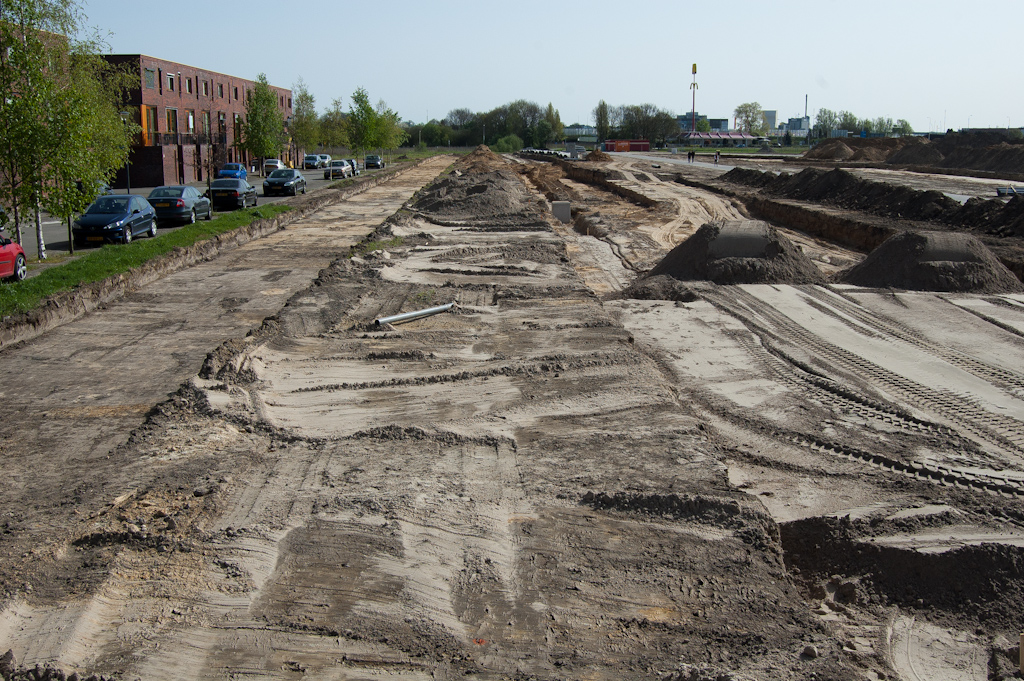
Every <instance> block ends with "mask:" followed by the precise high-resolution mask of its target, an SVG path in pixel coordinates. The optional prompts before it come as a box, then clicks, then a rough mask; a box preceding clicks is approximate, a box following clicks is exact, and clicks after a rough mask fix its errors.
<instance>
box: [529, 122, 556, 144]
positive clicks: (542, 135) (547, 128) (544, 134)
mask: <svg viewBox="0 0 1024 681" xmlns="http://www.w3.org/2000/svg"><path fill="white" fill-rule="evenodd" d="M552 134H553V131H552V130H551V123H549V122H548V120H547V119H546V118H542V119H541V120H540V121H538V122H537V127H535V128H534V129H533V146H534V147H537V148H538V149H546V148H547V146H548V141H549V140H550V139H551V138H552Z"/></svg>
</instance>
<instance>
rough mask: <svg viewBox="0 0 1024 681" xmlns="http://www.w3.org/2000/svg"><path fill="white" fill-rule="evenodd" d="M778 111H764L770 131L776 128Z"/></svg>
mask: <svg viewBox="0 0 1024 681" xmlns="http://www.w3.org/2000/svg"><path fill="white" fill-rule="evenodd" d="M778 113H779V112H778V111H765V112H764V120H765V123H766V124H767V125H768V130H769V131H771V130H774V129H775V118H776V117H777V115H778Z"/></svg>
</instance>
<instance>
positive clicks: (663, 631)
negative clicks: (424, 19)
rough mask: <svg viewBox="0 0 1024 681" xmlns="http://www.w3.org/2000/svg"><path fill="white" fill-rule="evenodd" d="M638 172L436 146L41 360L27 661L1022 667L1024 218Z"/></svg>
mask: <svg viewBox="0 0 1024 681" xmlns="http://www.w3.org/2000/svg"><path fill="white" fill-rule="evenodd" d="M610 158H611V160H593V161H582V162H561V161H557V162H551V161H547V160H538V159H535V158H520V157H515V156H499V155H495V154H493V153H491V152H490V151H489V150H487V149H486V148H485V147H481V148H479V149H477V150H476V151H475V152H473V153H472V154H470V155H469V156H467V157H463V158H459V159H456V158H454V157H437V158H434V159H431V160H428V161H426V162H423V163H421V164H419V165H418V166H416V167H414V168H410V169H408V170H406V171H404V172H402V173H400V174H397V175H396V176H395V177H394V178H393V179H391V180H389V181H387V182H383V183H380V184H378V185H377V186H374V187H368V188H366V189H365V191H362V192H361V193H358V194H355V195H353V196H348V197H347V198H344V200H339V201H337V202H334V203H330V204H328V205H324V206H323V207H322V208H320V209H319V210H316V211H314V212H310V213H309V214H308V215H306V216H305V217H303V218H301V219H297V220H295V221H293V222H291V223H290V224H288V225H287V226H286V227H284V228H283V229H281V230H280V231H276V232H274V233H271V234H269V235H267V236H264V237H263V238H259V239H254V240H252V241H249V242H248V243H245V244H241V245H239V246H237V247H235V248H232V249H230V250H227V251H225V252H224V253H222V254H221V255H220V256H219V257H217V258H214V259H210V260H208V261H206V262H202V263H199V264H197V265H195V266H193V267H188V268H185V269H181V270H179V271H177V272H175V273H173V274H169V275H167V276H165V277H163V278H160V279H158V280H156V281H154V282H152V283H148V284H145V285H141V286H138V287H136V288H134V289H132V288H131V287H129V289H130V290H129V291H128V292H127V293H126V294H125V295H124V296H123V297H122V298H120V299H117V300H112V301H110V302H108V303H106V304H104V305H102V306H100V308H99V309H96V310H94V311H92V312H90V313H88V314H86V315H84V316H82V317H81V318H79V319H77V320H75V321H70V322H68V323H66V324H64V325H62V326H59V327H57V328H54V329H51V330H49V331H47V332H46V333H43V334H42V335H39V336H37V337H35V338H29V339H26V340H24V341H22V342H20V343H15V344H10V345H8V346H6V347H4V349H3V350H2V351H0V368H2V371H3V374H4V376H5V381H4V384H3V386H2V387H0V396H2V397H3V399H2V400H0V457H2V461H3V472H4V482H5V484H4V486H3V487H2V488H0V588H2V596H3V600H2V604H0V652H2V651H5V650H8V649H9V650H10V654H9V655H7V656H5V657H2V658H0V674H2V675H3V676H4V678H5V679H13V678H17V679H44V678H46V679H58V678H60V679H66V678H69V677H71V675H72V674H74V675H77V678H79V679H87V678H88V677H90V676H93V675H94V676H95V677H96V678H97V679H99V678H101V677H105V678H108V679H109V678H115V679H125V680H130V679H142V680H144V681H149V680H150V679H225V678H230V679H240V678H271V679H297V678H300V677H307V678H310V679H369V678H393V679H455V678H472V679H667V680H671V681H677V680H678V681H720V680H725V679H735V680H737V681H739V680H742V679H746V680H750V681H753V680H758V681H760V680H764V681H767V680H769V679H816V680H819V681H821V680H828V679H835V680H840V679H843V680H845V679H865V680H868V679H871V680H874V679H905V680H907V681H911V680H914V681H916V680H920V679H943V680H947V679H953V680H961V679H962V680H964V681H967V680H970V681H974V680H978V681H980V680H983V679H1003V678H1016V677H1017V671H1016V670H1017V666H1018V658H1019V655H1020V651H1019V646H1018V645H1017V640H1018V636H1019V634H1020V632H1021V631H1022V627H1024V615H1022V614H1021V613H1022V612H1024V589H1022V585H1024V580H1022V574H1021V573H1022V570H1024V370H1022V369H1021V366H1022V359H1024V293H1021V292H1020V291H1021V286H1020V282H1019V280H1018V279H1017V278H1015V277H1014V276H1013V275H1011V274H1010V273H1009V272H1010V271H1016V270H1014V267H1013V266H1012V265H1013V262H1014V257H1015V254H1018V253H1021V252H1022V251H1021V250H1020V247H1021V238H1022V236H1021V234H1020V233H1019V232H1018V230H1017V229H1016V226H1015V223H1013V222H1012V221H1009V219H1008V218H1007V219H1006V220H1004V222H1003V223H1000V225H999V226H998V227H995V228H991V227H988V228H986V227H983V226H978V224H957V222H956V218H953V217H950V216H953V215H957V214H959V215H960V216H961V219H963V217H964V216H965V215H967V213H964V212H960V213H957V211H962V210H963V208H964V205H961V204H960V203H959V202H957V205H956V206H954V205H952V204H946V203H945V201H943V200H942V199H934V200H931V201H930V202H928V201H924V202H922V201H921V194H920V192H923V191H934V192H937V193H938V194H939V195H940V196H947V197H948V195H950V194H962V193H964V192H963V191H962V190H963V189H964V188H965V187H971V186H978V187H980V186H981V185H980V184H978V185H975V184H974V183H984V182H987V180H978V179H976V178H965V177H959V176H953V175H943V174H935V175H922V174H921V173H912V172H907V171H903V170H899V169H894V170H884V171H883V170H878V169H848V170H843V171H840V172H843V173H848V174H851V175H852V176H853V177H854V179H855V180H857V181H858V182H862V183H864V182H868V181H870V182H874V183H880V184H884V185H885V188H887V190H886V192H882V191H881V189H880V188H878V187H875V186H874V185H868V184H859V185H858V184H856V183H853V182H851V180H849V179H847V178H844V177H842V176H833V177H831V178H827V179H826V180H823V179H822V177H824V176H825V175H827V174H828V173H829V172H835V171H830V170H829V169H821V170H813V172H812V174H813V177H812V176H811V175H808V176H804V178H802V179H801V180H799V182H798V181H797V180H796V179H794V178H797V177H798V176H799V175H800V171H801V170H802V168H800V167H793V168H792V171H794V172H790V171H789V170H787V169H786V168H785V167H783V166H781V165H780V166H779V167H777V168H776V167H766V166H765V163H766V162H763V161H756V162H753V163H751V164H750V168H749V169H748V170H744V171H743V172H736V171H733V172H732V173H730V174H726V172H725V171H724V169H713V168H711V167H707V166H704V165H701V164H670V163H664V162H662V163H659V162H651V161H649V160H641V159H636V158H631V157H628V156H624V155H618V154H616V155H612V156H611V157H610ZM655 166H660V167H655ZM755 170H760V171H769V174H770V175H772V177H765V176H761V174H760V173H754V172H752V171H755ZM773 170H785V171H786V172H787V177H785V178H783V179H782V180H777V179H774V176H775V173H774V172H771V171H773ZM862 173H875V174H874V175H873V176H869V175H865V174H862ZM825 182H831V183H832V184H833V185H834V186H835V187H837V189H836V190H835V191H834V192H831V193H830V192H829V191H827V190H826V188H825V187H824V184H823V183H825ZM850 187H857V188H859V190H860V191H870V192H879V193H878V194H877V196H878V197H879V200H878V202H877V203H875V204H872V203H866V204H865V203H863V202H861V203H857V202H855V200H854V199H855V196H854V194H855V193H856V192H855V191H851V190H850V189H849V188H850ZM812 188H814V191H813V192H812V191H811V190H812ZM844 188H845V189H844ZM915 192H916V193H915ZM982 194H983V192H982V191H981V190H980V189H979V191H978V196H982ZM929 196H930V195H929ZM932 198H934V197H932ZM561 200H567V201H569V202H570V203H571V206H572V221H571V222H569V223H566V224H562V223H561V222H559V221H558V220H556V219H554V218H553V216H552V212H551V206H550V202H551V201H561ZM1014 200H1017V199H1014ZM900 201H902V202H903V203H902V204H901V203H900ZM976 203H977V202H976ZM911 206H931V207H930V208H922V209H921V210H926V211H929V214H928V216H927V217H922V216H921V215H920V214H913V213H911V212H909V211H910V207H911ZM1009 207H1010V204H1006V206H1005V207H1004V206H1003V205H1002V204H1000V205H999V206H992V207H989V208H987V209H986V210H988V214H989V215H996V214H997V213H999V212H1000V211H1003V210H1008V209H1009ZM972 214H974V213H972ZM1007 214H1008V213H1007ZM992 219H995V218H992ZM962 221H964V220H962ZM979 224H980V223H979ZM993 229H994V230H995V231H996V233H990V232H992V231H993ZM999 230H1002V231H999ZM889 237H897V240H896V241H894V242H891V243H890V244H889V246H888V250H883V249H880V248H879V247H880V246H881V245H882V244H883V243H886V239H887V238H889ZM876 248H879V250H878V252H876V253H874V254H872V256H871V258H869V257H868V256H869V251H873V250H875V249H876ZM990 250H991V251H992V252H994V253H995V257H993V256H992V254H991V253H990V252H989V251H990ZM1007 268H1009V269H1007ZM894 277H895V279H894ZM447 303H454V304H455V305H454V306H453V307H452V308H451V309H446V310H444V311H440V312H438V313H437V314H433V313H432V314H428V315H427V316H423V317H420V318H417V319H414V320H411V321H407V322H404V323H397V322H396V323H393V324H389V323H386V322H385V323H380V324H378V323H375V322H376V321H377V320H380V319H381V318H382V317H387V316H389V315H394V314H397V313H404V312H411V311H417V310H423V309H427V308H434V307H436V306H440V305H443V304H447ZM14 321H16V320H8V321H7V322H6V323H8V324H12V323H14Z"/></svg>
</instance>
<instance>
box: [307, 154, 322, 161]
mask: <svg viewBox="0 0 1024 681" xmlns="http://www.w3.org/2000/svg"><path fill="white" fill-rule="evenodd" d="M318 158H320V157H319V156H313V155H310V156H307V157H306V160H307V161H315V160H317V159H318Z"/></svg>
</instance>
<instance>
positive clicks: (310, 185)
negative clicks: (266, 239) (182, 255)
mask: <svg viewBox="0 0 1024 681" xmlns="http://www.w3.org/2000/svg"><path fill="white" fill-rule="evenodd" d="M376 172H379V171H378V170H369V171H367V170H363V171H362V173H364V174H365V173H370V174H372V173H376ZM302 174H303V176H305V178H306V187H307V189H306V191H307V192H311V191H316V190H318V189H322V188H323V187H328V186H330V185H332V184H334V183H335V182H340V180H325V179H324V171H323V170H322V169H317V170H303V171H302ZM248 179H249V184H252V185H253V186H255V187H256V190H257V192H258V194H259V202H260V203H261V204H263V203H278V202H279V201H282V200H283V199H285V198H288V197H285V196H271V197H265V196H264V195H263V180H264V179H265V178H264V177H263V176H262V175H254V174H250V175H249V178H248ZM190 184H191V185H192V186H193V187H196V188H197V189H199V190H200V191H206V183H205V182H192V183H190ZM152 190H153V187H132V190H131V193H132V194H136V195H141V196H149V193H150V192H151V191H152ZM115 192H116V193H124V192H123V191H122V190H115ZM217 212H219V211H217ZM42 223H43V240H44V242H45V244H46V252H47V254H61V253H65V254H66V253H68V252H70V248H69V243H68V225H67V223H66V222H62V221H61V220H58V219H57V218H55V217H53V216H52V215H49V214H47V213H43V214H42ZM180 226H181V225H178V224H170V225H163V224H160V225H158V228H159V229H160V230H164V229H176V228H178V227H180ZM6 233H7V235H8V236H11V237H12V238H13V236H14V235H13V233H12V232H11V231H10V230H7V232H6ZM21 246H22V248H24V249H25V255H26V256H28V259H29V262H33V261H35V260H37V259H38V257H39V249H38V243H37V240H36V231H35V226H34V224H30V225H27V226H23V227H22V238H21Z"/></svg>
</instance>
